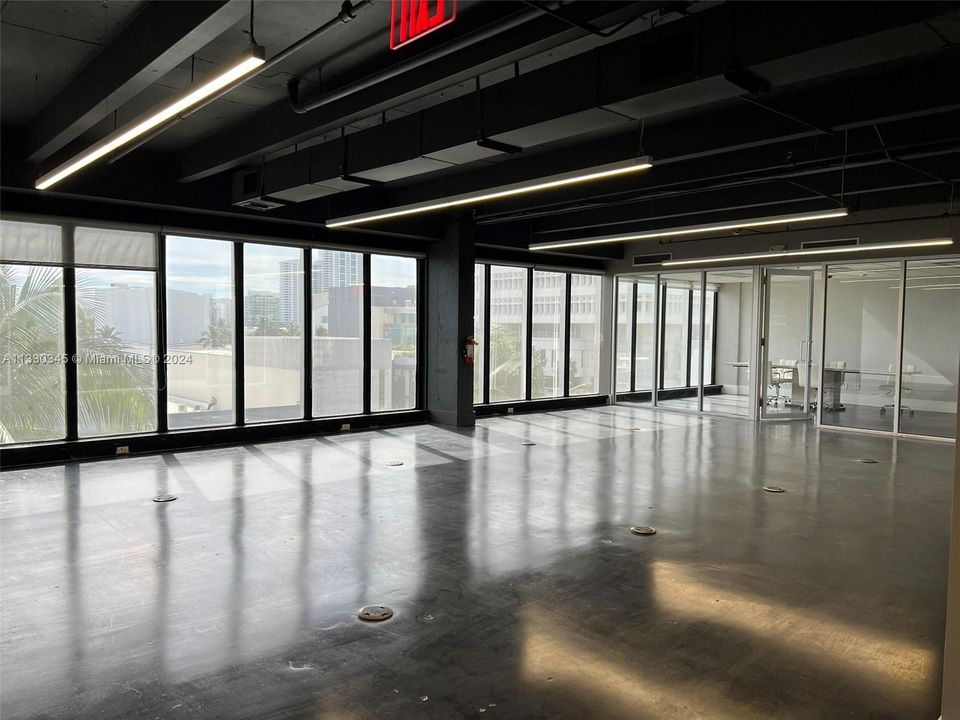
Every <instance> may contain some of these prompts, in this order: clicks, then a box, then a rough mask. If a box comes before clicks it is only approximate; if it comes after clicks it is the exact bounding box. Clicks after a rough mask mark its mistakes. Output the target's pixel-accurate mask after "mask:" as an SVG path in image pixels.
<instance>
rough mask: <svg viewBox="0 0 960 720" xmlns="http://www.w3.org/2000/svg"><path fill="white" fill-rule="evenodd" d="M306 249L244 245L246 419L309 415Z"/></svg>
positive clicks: (279, 418)
mask: <svg viewBox="0 0 960 720" xmlns="http://www.w3.org/2000/svg"><path fill="white" fill-rule="evenodd" d="M302 260H303V251H302V250H301V249H300V248H295V247H282V246H277V245H259V244H255V243H245V244H244V246H243V335H244V337H243V356H244V360H243V371H244V389H243V394H244V417H245V419H246V421H247V422H248V423H255V422H265V421H271V420H292V419H295V418H301V417H303V262H302Z"/></svg>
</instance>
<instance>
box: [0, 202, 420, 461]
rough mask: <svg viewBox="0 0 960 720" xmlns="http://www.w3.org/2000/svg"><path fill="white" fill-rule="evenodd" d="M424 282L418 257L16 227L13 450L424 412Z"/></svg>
mask: <svg viewBox="0 0 960 720" xmlns="http://www.w3.org/2000/svg"><path fill="white" fill-rule="evenodd" d="M421 274H422V263H421V261H420V260H418V259H417V258H414V257H402V256H392V255H389V256H388V255H382V254H377V253H368V252H346V251H340V250H327V249H322V248H312V247H305V246H304V245H303V244H294V243H291V242H286V243H284V242H281V241H271V242H269V243H267V242H253V241H246V240H224V239H214V238H203V237H187V236H179V235H158V234H156V233H153V232H143V231H134V230H127V229H116V228H98V227H80V226H74V225H70V224H60V223H53V222H32V221H31V222H27V221H19V220H11V219H6V218H5V219H3V220H2V221H0V445H4V446H13V445H20V444H29V443H36V442H46V441H58V440H59V441H74V440H87V439H90V440H93V439H97V438H100V439H103V438H107V439H109V438H113V437H121V436H128V435H150V434H154V433H166V432H174V431H182V432H186V431H191V430H195V429H205V430H206V429H208V428H211V429H217V428H219V429H221V430H226V429H229V428H231V427H237V426H242V425H254V424H261V423H277V422H281V423H288V422H291V421H312V420H314V419H318V418H338V417H350V416H355V415H364V414H369V413H378V412H392V411H401V410H412V409H416V408H418V407H420V406H421V402H420V399H419V397H420V390H419V385H420V383H419V372H420V370H419V362H418V361H419V346H420V342H421V339H420V333H419V324H420V322H421V320H420V310H419V300H418V297H419V292H420V287H421V285H420V276H421ZM218 432H219V430H218ZM271 432H273V431H271ZM5 451H6V450H5Z"/></svg>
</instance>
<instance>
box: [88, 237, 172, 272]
mask: <svg viewBox="0 0 960 720" xmlns="http://www.w3.org/2000/svg"><path fill="white" fill-rule="evenodd" d="M73 264H75V265H86V266H96V267H123V268H144V269H150V270H153V269H155V268H156V267H157V240H156V236H155V235H154V234H153V233H148V232H133V231H130V230H113V229H108V228H89V227H78V228H77V229H76V230H75V231H74V236H73Z"/></svg>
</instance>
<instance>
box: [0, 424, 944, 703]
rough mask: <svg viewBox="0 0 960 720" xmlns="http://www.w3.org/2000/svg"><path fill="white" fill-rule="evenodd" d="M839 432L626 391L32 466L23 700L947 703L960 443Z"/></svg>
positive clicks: (3, 514)
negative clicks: (947, 619)
mask: <svg viewBox="0 0 960 720" xmlns="http://www.w3.org/2000/svg"><path fill="white" fill-rule="evenodd" d="M838 435H839V434H838V433H822V434H819V433H817V432H816V431H815V430H813V429H812V428H809V427H806V426H804V425H797V424H791V425H782V424H781V425H770V426H763V427H759V428H758V427H757V426H756V425H754V424H753V423H749V422H736V421H717V420H715V419H706V418H688V417H684V416H677V415H668V414H659V413H657V412H655V411H649V410H646V409H641V408H630V407H601V408H590V409H584V410H576V411H563V412H551V413H544V414H539V415H518V416H513V417H509V418H490V419H485V420H482V421H481V422H480V423H479V424H478V426H477V427H476V428H474V429H471V430H451V429H444V428H435V427H429V426H421V427H409V428H401V429H395V430H386V431H375V432H366V433H353V434H344V435H339V436H335V437H322V438H307V439H303V440H294V441H285V442H277V443H265V444H258V445H251V446H247V447H235V448H221V449H212V450H208V451H194V452H181V453H175V454H169V455H164V456H153V457H138V458H131V459H130V460H124V461H118V462H99V463H86V464H81V465H76V464H74V465H67V466H64V467H60V468H42V469H37V470H25V471H14V472H7V473H4V474H2V475H0V542H2V548H3V549H2V553H3V556H2V562H3V573H2V578H0V624H2V628H0V629H2V638H0V639H2V646H0V647H2V655H0V664H2V667H0V671H2V674H3V696H2V699H0V712H2V715H3V717H4V718H5V719H6V718H31V717H37V716H42V717H52V718H87V717H89V718H100V717H106V718H124V717H135V716H145V717H153V716H164V717H174V718H177V717H216V716H224V717H249V718H264V717H274V716H276V717H294V718H298V717H303V718H314V717H325V718H326V717H342V718H377V719H378V720H379V719H380V718H385V717H420V716H424V717H437V718H449V717H463V716H471V717H472V716H476V715H477V714H478V713H479V712H480V710H481V709H483V712H484V713H489V714H488V715H487V716H489V717H519V718H528V717H549V718H582V717H588V716H594V717H605V718H606V717H630V718H644V717H649V718H689V717H697V716H702V717H710V718H721V719H722V718H736V719H737V720H740V719H747V720H748V719H750V718H770V717H777V718H807V717H870V716H871V715H875V716H878V717H880V716H882V717H889V718H905V719H906V718H909V719H911V720H912V719H913V718H917V717H924V716H928V715H929V716H935V714H936V708H937V693H938V677H939V663H940V654H941V645H942V628H943V612H944V608H943V602H942V597H943V593H944V581H945V579H944V577H943V568H944V566H945V561H946V540H947V528H948V520H949V518H948V516H947V505H946V503H945V502H944V497H945V496H946V493H948V492H949V479H948V477H947V473H946V472H945V469H946V468H948V467H949V466H950V463H951V461H952V448H951V447H947V446H944V445H941V444H936V443H926V442H921V441H913V440H902V439H901V440H893V439H891V438H883V437H846V436H843V437H837V436H838ZM525 441H529V442H534V443H535V444H534V445H523V444H522V443H523V442H525ZM862 456H870V457H874V458H876V459H878V460H879V461H880V462H878V463H877V464H874V465H865V464H862V463H858V462H856V458H857V457H862ZM388 460H400V461H401V462H403V464H402V465H399V466H388V465H387V464H386V463H387V461H388ZM765 484H776V485H780V486H782V487H784V488H786V489H787V492H786V493H784V494H783V495H779V496H772V495H769V494H766V493H763V492H761V491H760V487H761V486H762V485H765ZM164 491H166V492H171V493H173V494H175V495H177V496H178V499H177V500H176V501H174V502H172V503H162V504H161V503H154V502H152V498H153V496H154V495H156V494H159V493H161V492H164ZM893 521H895V522H893ZM636 524H642V525H653V526H655V527H657V528H658V534H657V535H655V536H653V537H650V538H638V537H636V536H633V535H631V534H630V533H629V531H628V528H629V526H631V525H636ZM369 603H384V604H388V605H390V606H392V607H393V608H394V610H395V611H396V616H395V617H394V619H393V620H391V621H389V622H387V623H384V624H381V625H364V624H361V623H359V622H358V621H357V620H356V617H355V613H356V610H357V608H358V607H359V606H360V605H364V604H369ZM423 698H427V699H425V700H424V699H423Z"/></svg>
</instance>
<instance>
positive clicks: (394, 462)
mask: <svg viewBox="0 0 960 720" xmlns="http://www.w3.org/2000/svg"><path fill="white" fill-rule="evenodd" d="M401 465H403V460H387V466H389V467H400V466H401Z"/></svg>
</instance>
